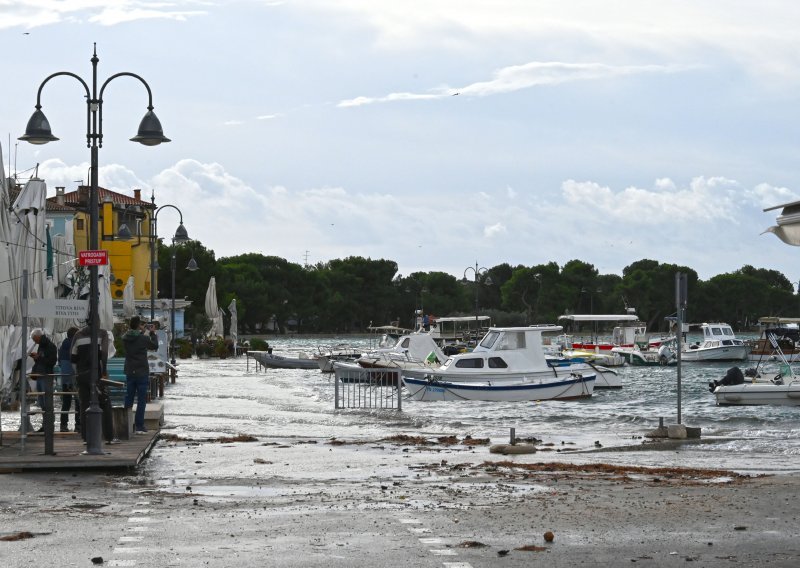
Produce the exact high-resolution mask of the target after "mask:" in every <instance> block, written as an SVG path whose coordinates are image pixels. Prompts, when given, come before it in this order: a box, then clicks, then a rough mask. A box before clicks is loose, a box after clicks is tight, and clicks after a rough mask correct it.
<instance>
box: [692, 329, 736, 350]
mask: <svg viewBox="0 0 800 568" xmlns="http://www.w3.org/2000/svg"><path fill="white" fill-rule="evenodd" d="M700 327H701V328H702V330H703V342H702V344H699V343H696V344H694V345H691V346H690V349H698V348H703V349H708V348H713V347H731V346H734V345H744V341H742V340H741V339H736V334H735V333H733V329H732V328H731V326H730V325H728V324H727V323H704V324H701V326H700Z"/></svg>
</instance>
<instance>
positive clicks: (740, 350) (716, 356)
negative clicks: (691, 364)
mask: <svg viewBox="0 0 800 568" xmlns="http://www.w3.org/2000/svg"><path fill="white" fill-rule="evenodd" d="M700 327H701V329H702V330H703V340H702V341H700V342H697V343H693V344H690V345H684V348H683V351H682V352H681V360H682V361H744V360H745V359H747V351H748V348H747V345H745V343H744V341H742V340H741V339H737V338H736V334H734V333H733V329H732V328H731V326H730V325H728V324H727V323H703V324H701V325H700Z"/></svg>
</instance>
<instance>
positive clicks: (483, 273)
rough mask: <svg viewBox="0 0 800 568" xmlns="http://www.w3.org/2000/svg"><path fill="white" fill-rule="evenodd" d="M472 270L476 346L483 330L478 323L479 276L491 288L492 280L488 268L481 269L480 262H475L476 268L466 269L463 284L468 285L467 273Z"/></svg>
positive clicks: (469, 267)
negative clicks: (482, 277)
mask: <svg viewBox="0 0 800 568" xmlns="http://www.w3.org/2000/svg"><path fill="white" fill-rule="evenodd" d="M470 270H471V271H472V273H473V276H474V285H473V287H474V289H475V344H476V345H477V343H478V339H479V338H478V332H479V331H480V329H481V326H480V323H479V321H478V277H479V276H485V278H484V279H483V281H484V283H485V284H486V285H487V286H491V285H492V278H491V277H490V276H488V274H489V269H488V268H484V267H480V268H479V267H478V262H477V261H476V262H475V267H472V266H468V267H467V268H465V269H464V278H462V279H461V282H463V283H465V284H466V282H467V272H469V271H470Z"/></svg>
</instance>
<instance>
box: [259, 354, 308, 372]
mask: <svg viewBox="0 0 800 568" xmlns="http://www.w3.org/2000/svg"><path fill="white" fill-rule="evenodd" d="M248 356H249V357H252V358H253V359H255V360H256V361H258V362H259V363H261V364H262V365H264V366H265V367H271V368H273V369H319V365H318V364H317V360H316V359H315V358H313V357H309V356H308V355H307V354H305V353H302V352H301V353H298V354H297V357H284V356H283V355H275V354H273V353H268V352H266V351H250V352H248Z"/></svg>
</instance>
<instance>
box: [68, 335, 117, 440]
mask: <svg viewBox="0 0 800 568" xmlns="http://www.w3.org/2000/svg"><path fill="white" fill-rule="evenodd" d="M97 341H98V345H96V346H95V349H97V350H98V354H97V367H98V368H97V377H98V382H97V402H98V403H99V405H100V408H101V410H102V411H103V422H102V423H103V437H104V438H105V440H106V443H108V444H111V443H114V442H117V439H116V438H115V437H114V417H113V416H112V414H111V412H112V410H111V399H109V398H108V390H107V389H106V385H105V383H103V382H102V381H100V380H99V379H100V378H102V377H105V376H106V362H107V361H108V332H107V331H106V330H105V329H102V328H100V329H98V330H97ZM91 344H92V329H91V328H90V327H89V326H88V325H87V326H86V327H84V328H82V329H81V330H80V331H78V332H77V333H76V334H75V336H74V337H73V338H72V349H71V350H70V359H72V363H73V364H74V365H75V382H76V383H77V384H78V400H79V401H80V408H81V414H82V416H81V437H82V438H83V440H84V441H86V425H87V420H86V412H87V411H88V410H89V406H90V404H89V403H90V401H91V400H92V399H91V392H92V391H91V383H92V373H91V369H92V352H91V349H90V348H91Z"/></svg>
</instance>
